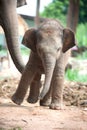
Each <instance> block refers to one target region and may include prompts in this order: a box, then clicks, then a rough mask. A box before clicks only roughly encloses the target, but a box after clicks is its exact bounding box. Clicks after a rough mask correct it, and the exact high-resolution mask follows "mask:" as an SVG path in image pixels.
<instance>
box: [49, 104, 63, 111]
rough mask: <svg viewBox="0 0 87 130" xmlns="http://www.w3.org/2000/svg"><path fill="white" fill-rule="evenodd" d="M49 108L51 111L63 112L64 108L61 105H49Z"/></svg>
mask: <svg viewBox="0 0 87 130" xmlns="http://www.w3.org/2000/svg"><path fill="white" fill-rule="evenodd" d="M49 108H50V109H53V110H64V109H65V106H64V104H63V103H51V105H50V107H49Z"/></svg>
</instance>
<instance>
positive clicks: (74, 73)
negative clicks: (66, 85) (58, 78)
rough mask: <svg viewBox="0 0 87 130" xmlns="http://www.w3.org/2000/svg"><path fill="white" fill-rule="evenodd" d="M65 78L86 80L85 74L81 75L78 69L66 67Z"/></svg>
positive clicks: (86, 75)
mask: <svg viewBox="0 0 87 130" xmlns="http://www.w3.org/2000/svg"><path fill="white" fill-rule="evenodd" d="M65 79H66V80H69V81H76V82H87V74H85V75H81V74H80V73H79V70H74V69H68V70H67V71H66V73H65Z"/></svg>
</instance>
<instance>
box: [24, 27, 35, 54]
mask: <svg viewBox="0 0 87 130" xmlns="http://www.w3.org/2000/svg"><path fill="white" fill-rule="evenodd" d="M36 42H37V39H36V30H35V29H29V30H27V31H26V32H25V34H24V36H23V39H22V44H23V45H24V46H26V47H28V48H30V49H31V50H32V51H33V52H36Z"/></svg>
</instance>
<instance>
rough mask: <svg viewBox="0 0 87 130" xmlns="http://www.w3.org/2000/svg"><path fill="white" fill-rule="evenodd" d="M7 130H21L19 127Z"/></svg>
mask: <svg viewBox="0 0 87 130" xmlns="http://www.w3.org/2000/svg"><path fill="white" fill-rule="evenodd" d="M0 130H7V129H4V128H0ZM8 130H22V129H21V128H20V127H15V128H12V129H8Z"/></svg>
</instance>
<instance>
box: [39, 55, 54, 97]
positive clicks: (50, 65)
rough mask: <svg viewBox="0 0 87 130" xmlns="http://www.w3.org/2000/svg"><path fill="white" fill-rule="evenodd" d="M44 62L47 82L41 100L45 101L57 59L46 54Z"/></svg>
mask: <svg viewBox="0 0 87 130" xmlns="http://www.w3.org/2000/svg"><path fill="white" fill-rule="evenodd" d="M42 62H43V66H44V69H45V81H44V86H43V90H42V92H41V94H40V99H43V98H44V96H45V95H46V94H47V92H48V91H49V88H50V85H51V80H52V76H53V71H54V67H55V62H56V59H55V58H54V57H53V56H51V55H49V54H48V55H47V54H46V56H44V58H43V60H42Z"/></svg>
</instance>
